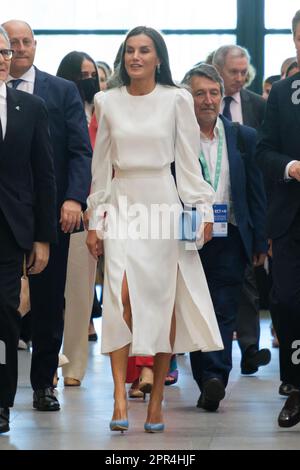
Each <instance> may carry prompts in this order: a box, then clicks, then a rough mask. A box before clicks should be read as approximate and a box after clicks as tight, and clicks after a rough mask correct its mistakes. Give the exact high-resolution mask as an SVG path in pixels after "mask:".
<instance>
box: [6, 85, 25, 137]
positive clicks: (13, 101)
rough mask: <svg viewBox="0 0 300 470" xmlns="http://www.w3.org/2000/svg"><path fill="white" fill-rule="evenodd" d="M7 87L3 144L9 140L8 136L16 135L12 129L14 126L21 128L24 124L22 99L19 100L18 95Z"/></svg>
mask: <svg viewBox="0 0 300 470" xmlns="http://www.w3.org/2000/svg"><path fill="white" fill-rule="evenodd" d="M6 89H7V126H6V133H5V138H4V141H3V144H4V145H5V144H6V142H9V139H10V137H13V136H15V135H16V132H15V131H14V129H15V128H17V129H20V130H22V126H24V116H23V110H22V101H21V100H20V98H19V96H16V95H17V94H16V93H15V92H14V90H11V89H10V88H8V87H6Z"/></svg>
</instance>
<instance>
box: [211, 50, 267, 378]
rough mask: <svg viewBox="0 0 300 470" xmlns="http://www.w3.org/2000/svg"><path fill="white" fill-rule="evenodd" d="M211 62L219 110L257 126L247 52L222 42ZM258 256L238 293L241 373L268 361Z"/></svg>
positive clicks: (258, 104) (257, 102)
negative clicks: (262, 343) (221, 92)
mask: <svg viewBox="0 0 300 470" xmlns="http://www.w3.org/2000/svg"><path fill="white" fill-rule="evenodd" d="M213 65H214V66H215V67H216V68H217V69H218V71H219V73H220V74H221V76H222V78H223V80H224V86H225V97H224V99H223V103H222V107H221V112H222V114H223V115H224V116H225V117H226V118H227V119H229V120H230V121H234V122H239V123H240V124H244V125H246V126H249V127H253V128H254V129H258V128H259V127H260V126H261V124H262V121H263V118H264V114H265V106H266V104H265V100H264V99H263V98H262V97H261V96H259V95H257V94H256V93H253V92H252V91H249V90H247V89H245V88H244V87H245V84H246V81H247V78H248V76H249V67H250V56H249V53H248V51H247V50H246V49H244V48H242V47H240V46H235V45H229V46H222V47H220V48H219V49H217V50H216V51H215V54H214V56H213ZM261 264H262V263H261V260H259V259H258V260H256V261H255V262H254V265H253V266H251V265H250V264H248V266H247V268H246V273H245V282H244V286H243V291H242V294H241V300H240V307H239V311H238V315H237V325H236V330H237V336H238V341H239V346H240V349H241V353H242V360H241V372H242V374H247V375H249V374H254V373H255V372H257V370H258V367H260V366H262V365H266V364H268V363H269V362H270V359H271V353H270V351H269V349H261V350H260V349H259V337H260V325H259V295H258V291H257V286H256V281H255V274H254V268H255V267H256V266H260V265H261Z"/></svg>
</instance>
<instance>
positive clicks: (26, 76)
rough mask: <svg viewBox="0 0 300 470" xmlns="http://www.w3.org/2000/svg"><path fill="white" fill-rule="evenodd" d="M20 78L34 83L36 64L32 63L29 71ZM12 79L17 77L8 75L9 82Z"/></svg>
mask: <svg viewBox="0 0 300 470" xmlns="http://www.w3.org/2000/svg"><path fill="white" fill-rule="evenodd" d="M19 78H21V79H22V80H24V82H29V83H34V80H35V68H34V66H33V65H32V66H31V67H30V69H29V70H27V72H25V73H24V75H22V76H21V77H19ZM11 80H15V77H12V76H11V75H8V79H7V82H10V81H11Z"/></svg>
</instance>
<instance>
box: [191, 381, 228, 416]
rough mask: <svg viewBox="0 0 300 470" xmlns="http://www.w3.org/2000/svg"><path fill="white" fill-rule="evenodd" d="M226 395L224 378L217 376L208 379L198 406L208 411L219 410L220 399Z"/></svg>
mask: <svg viewBox="0 0 300 470" xmlns="http://www.w3.org/2000/svg"><path fill="white" fill-rule="evenodd" d="M224 397H225V387H224V384H223V382H222V380H220V379H218V378H217V377H213V378H212V379H208V380H207V381H206V382H205V383H204V385H203V389H202V393H201V395H200V397H199V400H198V403H197V408H203V409H204V410H206V411H217V409H218V408H219V404H220V401H221V400H223V398H224Z"/></svg>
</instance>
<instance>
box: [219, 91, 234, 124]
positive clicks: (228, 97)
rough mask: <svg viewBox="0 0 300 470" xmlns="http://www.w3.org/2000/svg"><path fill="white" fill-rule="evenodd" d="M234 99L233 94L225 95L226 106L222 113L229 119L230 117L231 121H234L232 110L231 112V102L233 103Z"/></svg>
mask: <svg viewBox="0 0 300 470" xmlns="http://www.w3.org/2000/svg"><path fill="white" fill-rule="evenodd" d="M232 100H233V98H232V96H225V98H224V103H225V106H224V109H223V113H222V114H223V116H225V117H226V118H227V119H229V121H232V116H231V112H230V104H231V101H232Z"/></svg>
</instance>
